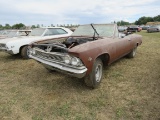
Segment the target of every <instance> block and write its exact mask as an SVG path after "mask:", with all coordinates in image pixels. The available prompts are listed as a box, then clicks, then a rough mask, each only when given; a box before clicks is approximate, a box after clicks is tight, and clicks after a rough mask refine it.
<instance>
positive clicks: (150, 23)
mask: <svg viewBox="0 0 160 120" xmlns="http://www.w3.org/2000/svg"><path fill="white" fill-rule="evenodd" d="M146 25H160V22H147V24H146Z"/></svg>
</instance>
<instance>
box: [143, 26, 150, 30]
mask: <svg viewBox="0 0 160 120" xmlns="http://www.w3.org/2000/svg"><path fill="white" fill-rule="evenodd" d="M149 27H150V26H149V25H145V26H143V27H142V30H147V29H148V28H149Z"/></svg>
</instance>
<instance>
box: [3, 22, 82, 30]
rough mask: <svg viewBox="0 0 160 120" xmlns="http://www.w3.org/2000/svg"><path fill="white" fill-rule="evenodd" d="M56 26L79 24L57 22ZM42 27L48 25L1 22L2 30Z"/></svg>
mask: <svg viewBox="0 0 160 120" xmlns="http://www.w3.org/2000/svg"><path fill="white" fill-rule="evenodd" d="M56 26H58V27H68V28H70V27H77V26H79V24H76V25H72V24H63V25H62V24H57V25H56ZM40 27H46V26H44V25H43V24H41V25H40V24H37V25H32V26H26V25H25V24H23V23H18V24H14V25H12V26H11V25H9V24H5V25H4V26H3V25H1V24H0V30H2V29H26V28H28V29H30V28H31V29H33V28H40ZM48 27H55V25H53V24H51V25H50V26H48Z"/></svg>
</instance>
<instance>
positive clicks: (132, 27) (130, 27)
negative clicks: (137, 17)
mask: <svg viewBox="0 0 160 120" xmlns="http://www.w3.org/2000/svg"><path fill="white" fill-rule="evenodd" d="M141 30H142V28H140V27H138V26H129V27H128V28H127V32H140V31H141Z"/></svg>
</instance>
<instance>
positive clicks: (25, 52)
mask: <svg viewBox="0 0 160 120" xmlns="http://www.w3.org/2000/svg"><path fill="white" fill-rule="evenodd" d="M21 56H22V58H24V59H30V58H29V49H28V46H24V47H22V49H21Z"/></svg>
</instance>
